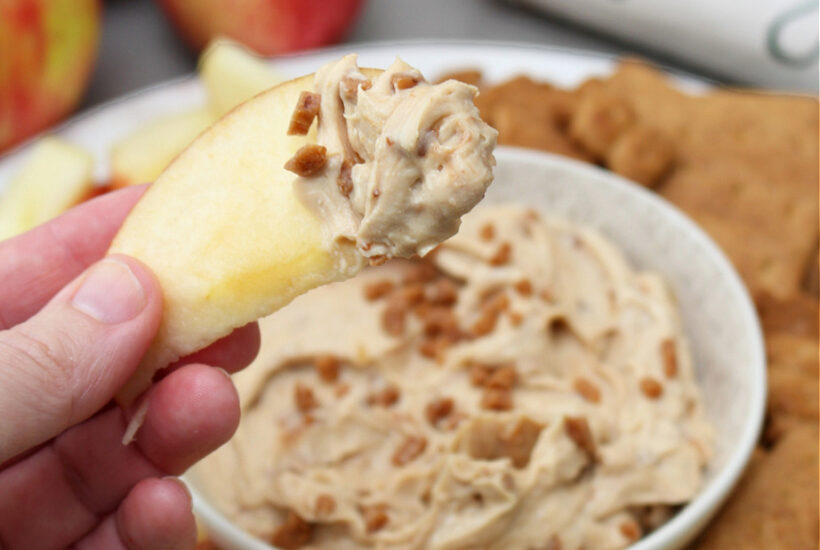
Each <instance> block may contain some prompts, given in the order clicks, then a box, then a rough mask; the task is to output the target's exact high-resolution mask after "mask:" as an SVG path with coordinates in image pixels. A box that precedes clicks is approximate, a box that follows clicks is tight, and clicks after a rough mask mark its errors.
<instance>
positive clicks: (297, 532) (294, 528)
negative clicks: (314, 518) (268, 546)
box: [270, 512, 313, 550]
mask: <svg viewBox="0 0 820 550" xmlns="http://www.w3.org/2000/svg"><path fill="white" fill-rule="evenodd" d="M312 535H313V528H312V527H311V525H310V524H309V523H308V522H306V521H305V520H303V519H302V518H300V517H299V516H297V515H296V514H295V513H294V512H288V517H287V518H286V519H285V522H284V523H282V524H281V525H280V526H279V527H277V528H276V531H274V532H273V536H271V539H270V541H271V543H273V545H274V546H276V547H278V548H282V549H284V550H295V549H297V548H301V547H302V546H304V545H306V544H307V543H309V542H310V538H311V536H312Z"/></svg>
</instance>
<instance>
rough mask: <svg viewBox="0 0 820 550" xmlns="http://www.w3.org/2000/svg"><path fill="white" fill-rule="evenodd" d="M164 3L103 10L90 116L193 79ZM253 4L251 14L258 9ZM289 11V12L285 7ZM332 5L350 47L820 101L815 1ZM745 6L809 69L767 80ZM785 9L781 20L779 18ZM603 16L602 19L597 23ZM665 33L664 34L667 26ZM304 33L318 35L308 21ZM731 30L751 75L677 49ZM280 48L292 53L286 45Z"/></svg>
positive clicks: (191, 61)
mask: <svg viewBox="0 0 820 550" xmlns="http://www.w3.org/2000/svg"><path fill="white" fill-rule="evenodd" d="M193 2H194V0H191V2H190V3H193ZM162 3H163V2H154V1H152V0H109V1H107V2H106V3H105V12H104V14H103V27H102V36H101V44H100V58H99V64H98V67H97V70H96V71H95V73H94V76H93V78H92V81H91V86H90V88H89V92H88V95H87V96H86V100H85V103H84V105H85V106H91V105H94V104H96V103H99V102H100V101H104V100H106V99H110V98H112V97H115V96H117V95H120V94H122V93H123V92H128V91H131V90H133V89H136V88H139V87H141V86H145V85H148V84H153V83H156V82H160V81H162V80H165V79H168V78H172V77H175V76H179V75H182V74H185V73H189V72H191V71H193V70H194V67H195V64H196V57H195V55H193V54H192V52H191V50H190V49H187V48H186V47H185V45H184V44H183V42H182V41H181V40H180V38H179V36H178V35H177V34H176V33H175V32H174V29H173V28H172V26H171V25H170V24H169V23H168V20H167V19H166V18H165V16H164V14H163V13H162V10H161V8H160V6H159V4H162ZM164 3H165V4H166V5H170V4H174V3H178V4H182V3H184V1H183V0H178V1H177V2H173V1H169V0H165V2H164ZM217 3H218V2H202V3H201V4H202V5H205V4H217ZM223 3H227V2H223ZM246 3H247V4H248V5H249V6H250V5H251V4H253V3H254V2H252V1H248V2H246ZM274 3H275V2H274ZM282 3H283V4H286V3H288V2H287V0H283V2H282ZM294 3H295V2H294ZM360 3H361V4H363V5H362V6H361V7H359V6H358V5H357V4H360ZM240 4H241V3H240ZM304 4H310V2H305V3H304ZM327 4H328V5H331V4H336V5H338V6H340V9H342V10H345V9H347V10H350V11H351V12H354V13H355V11H356V10H357V9H360V10H361V11H360V13H359V14H358V15H353V16H351V17H350V21H349V23H348V24H349V28H348V30H347V31H346V36H345V35H344V34H343V35H342V40H345V41H347V42H370V41H384V40H413V39H425V38H435V39H457V40H458V39H461V40H500V41H520V42H529V43H534V44H544V45H550V46H558V47H565V48H581V49H587V50H592V51H597V52H602V53H606V54H611V55H619V54H640V55H641V56H643V57H646V58H648V59H651V60H654V61H656V62H659V63H662V64H666V65H671V66H676V67H679V68H681V69H683V70H687V71H690V72H694V73H698V74H701V75H704V76H706V77H709V78H711V79H714V80H717V81H719V82H725V83H740V84H750V85H758V86H766V87H769V88H780V89H786V90H803V91H814V92H816V91H817V83H818V79H817V23H818V15H817V2H816V1H814V0H809V1H808V2H805V1H803V0H786V1H785V2H783V1H781V2H768V1H766V2H760V1H751V2H746V1H745V0H741V1H734V0H721V1H719V2H709V3H706V2H703V1H696V2H687V3H686V5H687V8H686V11H687V12H688V13H689V19H690V21H691V23H690V24H686V19H681V18H680V15H679V14H678V13H675V11H674V9H671V10H670V9H669V8H670V6H669V5H671V4H678V2H669V1H663V2H655V1H652V2H646V1H633V2H611V1H606V2H602V1H601V0H586V1H569V2H562V1H549V0H546V1H544V0H529V1H523V2H521V1H517V2H505V1H502V0H446V1H441V0H412V1H408V0H369V1H365V2H356V1H353V2H350V1H344V0H343V1H338V2H328V3H327ZM573 4H575V5H576V7H578V6H582V7H583V6H586V7H585V8H583V9H582V10H580V11H579V10H577V9H575V10H573V8H572V6H573ZM629 4H631V7H630V5H629ZM653 4H654V6H653ZM697 4H706V12H705V13H706V14H710V11H711V13H712V14H713V15H714V16H712V15H709V16H707V17H704V16H703V13H704V12H700V13H698V12H699V10H698V9H697V8H698V6H697ZM778 4H780V6H779V7H778ZM613 5H614V7H615V8H616V9H620V10H622V11H624V12H625V13H626V14H627V15H630V16H632V17H634V18H635V20H634V21H630V19H629V17H625V18H624V17H623V16H621V17H622V21H621V24H622V25H623V24H625V26H618V25H619V23H618V18H614V17H609V14H608V13H607V12H608V11H610V10H612V8H613ZM709 5H711V8H709ZM721 5H722V6H721ZM740 6H744V8H745V9H750V10H751V11H754V10H755V8H756V7H758V8H759V11H760V17H759V18H750V19H753V20H756V19H760V20H761V23H760V24H761V25H765V21H766V20H768V23H769V25H770V26H771V25H772V24H777V21H778V17H779V18H780V19H781V20H782V23H781V24H782V25H783V29H782V31H781V32H784V33H785V34H784V38H783V41H784V42H785V44H784V47H786V48H791V49H792V50H793V55H794V56H795V57H800V56H801V55H802V56H803V57H806V59H805V60H804V61H802V62H800V61H796V62H792V63H791V64H790V65H789V69H787V70H786V71H785V72H784V73H778V74H776V75H772V76H767V75H764V74H761V73H762V71H761V70H760V69H761V66H762V65H764V64H765V58H764V59H763V60H761V61H760V62H759V63H753V62H750V61H751V59H752V57H753V56H754V55H755V54H754V51H755V49H756V48H757V47H758V46H759V43H762V42H763V39H762V37H761V36H759V35H761V34H762V33H763V30H762V29H757V28H754V26H753V25H752V27H751V28H750V27H749V26H744V24H743V21H742V17H741V16H742V14H741V13H738V11H739V10H738V7H740ZM593 8H594V9H593ZM659 9H661V10H666V11H668V12H669V20H670V21H678V22H679V23H680V27H679V29H680V31H679V34H680V35H682V36H680V37H678V36H676V35H674V34H670V33H669V32H668V31H665V32H664V33H661V34H656V32H657V31H653V30H652V28H651V27H650V25H648V24H647V23H651V22H653V21H654V22H655V24H654V25H652V26H653V27H657V26H658V21H659V18H658V15H657V14H655V13H651V11H652V10H654V11H657V10H659ZM778 9H779V10H780V12H777V11H776V10H778ZM772 10H775V11H774V12H772ZM584 12H586V13H584ZM595 12H597V16H596V17H594V18H590V16H591V14H594V13H595ZM727 12H728V13H727ZM733 12H734V13H733ZM778 14H782V15H778ZM703 19H705V20H706V21H707V22H708V21H710V20H712V26H713V27H714V28H713V29H709V28H708V27H709V26H710V25H708V24H707V25H704V21H703ZM602 20H603V21H602ZM660 23H662V24H663V21H660ZM304 24H305V25H307V26H309V25H310V23H309V22H308V21H305V22H304ZM608 24H609V26H608ZM663 26H664V27H667V28H668V27H669V26H670V25H669V23H665V24H663ZM733 29H734V30H735V31H736V32H737V31H740V32H741V34H743V33H748V38H747V39H746V40H745V41H744V37H743V36H740V37H738V38H736V39H735V40H736V42H737V43H738V45H737V49H738V50H742V49H743V48H748V49H749V50H750V53H749V54H748V58H747V60H746V61H747V63H746V65H747V66H746V67H737V66H735V67H732V66H731V65H732V64H734V65H737V60H736V59H735V58H733V57H732V56H731V52H728V51H726V49H725V48H722V49H721V50H719V51H721V52H722V53H721V56H722V57H728V58H729V59H727V65H729V66H727V67H718V66H717V65H716V64H715V63H714V59H711V58H712V57H714V55H713V52H714V50H709V53H708V54H707V55H705V56H704V55H703V54H702V53H701V52H693V53H692V54H690V55H687V52H686V51H685V50H683V51H681V50H680V48H679V45H678V42H681V41H684V42H687V43H689V44H690V46H691V45H692V42H695V40H694V38H695V36H697V33H698V32H701V33H704V34H706V33H714V34H715V35H718V37H719V36H720V35H723V36H724V38H725V39H726V40H727V41H728V40H729V37H728V36H727V35H728V34H731V31H732V30H733ZM252 32H253V31H249V30H246V31H244V33H246V34H245V36H244V38H245V39H246V40H251V39H250V35H251V34H252ZM242 34H243V32H242V31H237V33H236V34H235V35H234V36H232V37H233V38H235V39H239V40H242V39H243V36H242ZM317 38H321V37H317ZM714 41H715V39H714V38H713V39H710V40H706V42H707V43H713V42H714ZM249 45H250V46H253V45H254V44H252V43H251V44H249ZM280 47H282V48H283V49H291V48H290V46H289V45H287V44H283V45H281V46H280ZM710 47H711V44H710ZM257 49H258V48H257ZM806 52H808V53H806ZM262 53H274V52H272V51H271V52H262ZM769 55H771V54H769ZM761 57H765V56H761ZM795 64H796V65H799V66H795ZM721 69H723V70H721ZM744 69H745V70H744ZM807 69H808V70H807ZM746 71H749V72H748V73H747V72H746Z"/></svg>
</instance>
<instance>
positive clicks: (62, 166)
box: [0, 136, 94, 240]
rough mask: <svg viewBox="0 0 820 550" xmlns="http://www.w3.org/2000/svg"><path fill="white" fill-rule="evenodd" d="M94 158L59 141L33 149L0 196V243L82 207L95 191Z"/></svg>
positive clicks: (53, 139) (46, 140)
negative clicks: (93, 189) (73, 207)
mask: <svg viewBox="0 0 820 550" xmlns="http://www.w3.org/2000/svg"><path fill="white" fill-rule="evenodd" d="M93 168H94V159H93V158H92V156H91V154H90V153H88V152H87V151H84V150H82V149H80V148H78V147H75V146H74V145H71V144H70V143H68V142H66V141H63V140H62V139H60V138H56V137H52V136H49V137H45V138H43V139H41V140H40V141H38V142H37V144H36V145H35V146H34V147H33V149H32V152H31V154H30V156H29V158H28V159H27V160H26V163H25V164H24V165H23V168H22V169H21V171H20V172H19V173H18V174H17V176H16V177H15V178H14V179H13V180H12V181H11V182H10V184H9V186H8V188H7V189H6V190H5V192H4V193H3V194H2V196H0V240H3V239H7V238H9V237H13V236H15V235H17V234H19V233H24V232H26V231H28V230H29V229H31V228H33V227H35V226H37V225H40V224H41V223H44V222H46V221H48V220H50V219H51V218H53V217H55V216H58V215H60V214H62V213H63V212H65V211H66V210H68V209H69V208H71V207H72V206H74V205H76V204H77V203H79V202H80V201H81V200H82V198H83V197H84V196H86V195H87V194H88V193H89V192H90V191H91V189H92V188H93V185H94V184H93V181H92V172H93Z"/></svg>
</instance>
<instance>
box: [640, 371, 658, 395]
mask: <svg viewBox="0 0 820 550" xmlns="http://www.w3.org/2000/svg"><path fill="white" fill-rule="evenodd" d="M640 386H641V392H643V394H644V395H645V396H646V397H648V398H649V399H658V398H659V397H660V396H661V395H663V386H662V385H661V383H660V382H658V381H657V380H655V379H654V378H652V377H651V376H644V377H643V378H641V381H640Z"/></svg>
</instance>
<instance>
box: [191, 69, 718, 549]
mask: <svg viewBox="0 0 820 550" xmlns="http://www.w3.org/2000/svg"><path fill="white" fill-rule="evenodd" d="M374 86H376V85H375V84H374ZM262 328H263V349H262V352H261V353H260V356H259V358H258V359H257V360H256V362H255V363H254V364H253V365H252V366H251V367H249V368H248V369H247V370H246V371H244V372H242V373H239V374H237V375H236V376H235V380H236V382H237V386H238V388H239V393H240V397H241V402H242V410H243V413H242V414H243V417H242V422H241V425H240V427H239V430H238V432H237V434H236V435H235V436H234V438H233V439H232V440H231V441H230V442H229V443H228V444H227V445H225V446H224V447H222V448H220V449H219V450H218V451H216V452H215V453H214V454H213V455H212V456H210V457H209V458H207V459H206V460H205V461H203V463H201V464H200V465H198V466H197V467H196V469H195V472H194V475H195V476H196V479H197V481H198V485H199V486H200V487H201V488H203V489H204V491H205V494H206V495H207V496H208V497H209V498H210V499H211V501H212V502H213V503H215V504H216V505H217V506H218V507H219V508H220V509H221V510H223V511H224V513H226V514H227V516H228V517H230V518H231V519H233V520H234V521H236V522H237V523H238V524H239V525H240V526H242V527H244V528H246V529H248V530H249V531H251V532H253V533H255V534H257V535H258V536H260V537H262V538H264V539H266V540H268V541H271V542H273V543H274V544H278V545H279V546H282V547H301V548H316V549H330V548H333V549H358V548H391V549H393V548H396V549H399V548H401V549H437V550H443V549H463V548H488V549H498V550H501V549H512V550H515V549H522V550H523V549H551V550H555V549H558V548H560V549H561V550H576V549H579V548H587V549H593V548H594V549H596V550H607V549H618V548H624V547H626V546H628V545H629V544H630V543H631V542H633V541H634V540H636V539H637V538H639V537H640V536H642V534H645V533H646V532H647V531H648V530H650V529H652V528H654V527H656V526H657V525H659V524H660V523H662V522H663V521H665V520H666V519H667V518H668V517H669V516H670V515H671V514H672V513H673V512H672V510H673V509H672V506H675V505H679V504H682V503H685V502H686V501H688V500H690V499H691V498H692V497H693V496H695V494H696V493H697V492H698V490H699V489H700V486H701V483H702V476H703V469H704V467H705V464H706V463H707V461H708V459H709V455H710V449H711V444H712V442H711V438H712V430H711V427H710V425H709V423H708V422H707V420H706V418H705V416H704V413H703V409H702V403H701V398H700V393H699V390H698V387H697V384H696V380H695V373H694V369H693V365H692V360H691V358H690V354H689V348H688V345H687V342H686V339H685V337H684V335H683V333H682V330H681V326H680V320H679V316H678V311H677V306H676V304H675V301H674V298H673V297H672V295H671V294H670V293H669V291H668V289H667V287H666V286H665V283H664V282H663V280H662V279H661V277H660V276H659V275H657V274H655V273H649V272H638V271H636V270H634V269H633V268H632V267H631V266H629V265H628V263H627V262H626V261H625V259H624V258H623V256H622V255H621V253H620V252H619V251H618V250H617V249H616V248H615V247H613V245H611V244H610V243H608V242H607V241H606V240H604V239H603V238H602V237H601V236H600V235H599V234H597V233H595V232H593V231H591V230H588V229H585V228H582V227H578V226H575V225H571V224H569V223H566V222H564V221H561V220H557V219H548V218H543V217H541V216H539V215H538V214H536V213H535V212H532V211H528V210H524V209H522V208H518V207H511V206H505V207H487V208H479V209H477V210H476V211H475V212H473V213H471V214H469V215H468V216H466V217H465V218H464V223H463V226H462V228H461V230H460V231H459V233H458V235H456V236H455V237H453V238H451V239H449V240H448V241H446V242H445V243H444V244H443V245H441V246H440V247H439V248H438V249H436V250H435V251H434V252H433V253H432V254H430V255H429V256H428V257H427V258H426V259H424V260H415V261H405V260H395V261H392V262H389V263H387V264H385V265H383V266H379V267H374V268H370V269H367V270H365V271H364V272H363V273H362V274H360V276H358V277H356V278H354V279H351V280H348V281H345V282H341V283H334V284H332V285H329V286H326V287H322V288H319V289H316V290H314V291H313V292H310V293H309V294H307V295H305V296H302V297H300V298H298V299H296V300H295V301H294V302H293V303H292V304H290V305H288V306H287V307H285V308H284V309H282V310H281V311H280V312H278V313H277V314H276V315H274V316H272V317H269V318H267V319H265V320H264V321H263V322H262Z"/></svg>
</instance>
